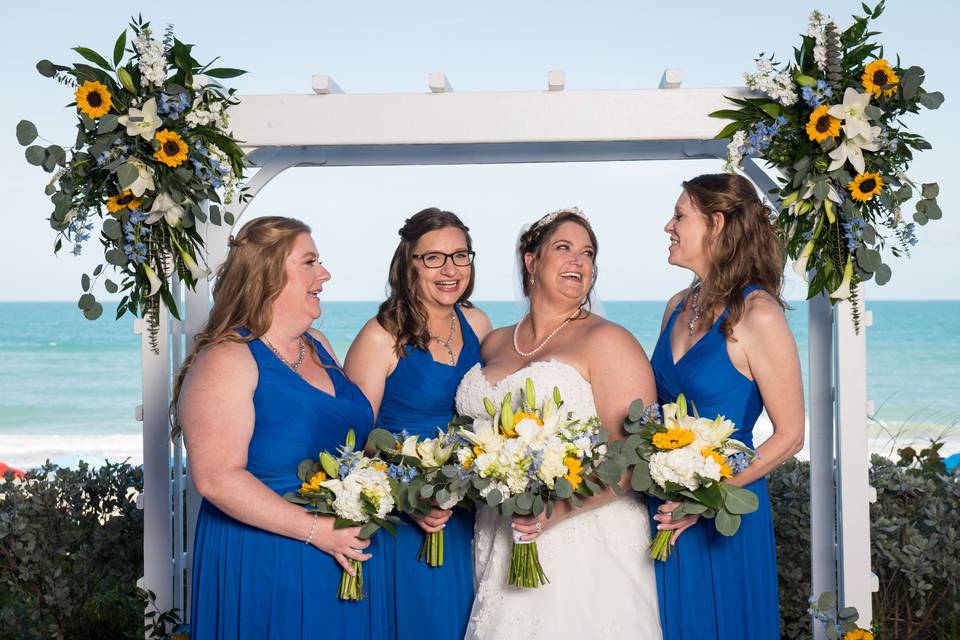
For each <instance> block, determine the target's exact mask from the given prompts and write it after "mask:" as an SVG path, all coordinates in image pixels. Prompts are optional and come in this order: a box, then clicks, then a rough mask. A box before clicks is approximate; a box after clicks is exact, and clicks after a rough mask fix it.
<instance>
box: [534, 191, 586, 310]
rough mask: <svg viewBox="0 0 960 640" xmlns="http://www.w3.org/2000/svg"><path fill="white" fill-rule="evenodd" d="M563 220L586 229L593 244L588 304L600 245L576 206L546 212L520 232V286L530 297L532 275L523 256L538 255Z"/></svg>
mask: <svg viewBox="0 0 960 640" xmlns="http://www.w3.org/2000/svg"><path fill="white" fill-rule="evenodd" d="M564 222H574V223H576V224H578V225H580V226H581V227H583V228H584V229H586V231H587V235H589V236H590V243H591V244H592V245H593V252H594V253H593V282H591V283H590V290H589V291H587V296H586V301H585V302H586V304H587V306H588V307H589V306H590V301H591V300H590V297H591V296H592V295H593V287H594V285H595V284H596V283H597V256H598V255H599V254H600V245H599V244H598V243H597V234H595V233H594V232H593V227H591V226H590V221H589V220H587V217H586V216H585V215H583V212H582V211H580V209H578V208H577V207H571V208H569V209H560V210H559V211H554V212H553V213H548V214H547V215H545V216H543V217H542V218H540V219H539V220H537V221H536V222H534V223H533V224H532V225H530V228H529V229H527V230H526V231H524V232H523V233H522V234H520V240H519V241H517V255H518V257H519V259H520V287H521V288H522V289H523V295H524V296H526V297H528V298H529V297H530V284H531V280H532V277H531V275H530V273H529V272H528V271H527V268H526V266H525V265H526V262H524V259H523V257H524V256H525V255H526V254H528V253H532V254H534V255H536V256H537V257H540V250H541V249H542V248H543V247H544V245H546V244H547V243H548V241H549V240H550V238H551V237H552V236H553V233H554V232H555V231H556V230H557V228H559V227H560V225H562V224H563V223H564Z"/></svg>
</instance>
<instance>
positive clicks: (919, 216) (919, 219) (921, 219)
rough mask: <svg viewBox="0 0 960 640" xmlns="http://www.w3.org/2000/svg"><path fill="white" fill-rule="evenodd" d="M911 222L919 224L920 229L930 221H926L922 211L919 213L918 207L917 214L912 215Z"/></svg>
mask: <svg viewBox="0 0 960 640" xmlns="http://www.w3.org/2000/svg"><path fill="white" fill-rule="evenodd" d="M913 221H914V222H916V223H917V224H919V225H920V226H921V227H922V226H923V225H925V224H927V223H928V222H930V221H929V220H928V219H927V216H926V215H924V213H923V212H922V211H920V209H919V207H918V208H917V212H916V213H915V214H913Z"/></svg>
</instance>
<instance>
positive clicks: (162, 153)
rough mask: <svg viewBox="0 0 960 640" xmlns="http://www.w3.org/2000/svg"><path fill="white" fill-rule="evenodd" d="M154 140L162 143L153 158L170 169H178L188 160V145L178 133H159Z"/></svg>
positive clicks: (165, 130) (166, 130)
mask: <svg viewBox="0 0 960 640" xmlns="http://www.w3.org/2000/svg"><path fill="white" fill-rule="evenodd" d="M154 140H156V141H157V142H159V143H160V148H159V149H157V150H156V151H155V152H154V153H153V157H154V158H155V159H157V160H159V161H160V162H162V163H163V164H165V165H167V166H168V167H178V166H180V165H181V164H182V163H183V161H184V160H186V159H187V143H186V142H184V141H183V138H181V137H180V134H178V133H177V132H176V131H170V130H169V129H163V130H161V131H158V132H157V135H156V137H154Z"/></svg>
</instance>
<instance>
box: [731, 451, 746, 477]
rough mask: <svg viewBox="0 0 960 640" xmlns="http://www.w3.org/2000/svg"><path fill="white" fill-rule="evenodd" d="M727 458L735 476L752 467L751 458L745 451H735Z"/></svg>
mask: <svg viewBox="0 0 960 640" xmlns="http://www.w3.org/2000/svg"><path fill="white" fill-rule="evenodd" d="M726 457H727V465H729V466H730V471H731V472H733V475H737V474H738V473H740V472H741V471H743V470H744V469H746V468H747V467H749V466H750V457H749V456H747V454H745V453H744V452H743V451H734V452H733V453H730V454H728V455H727V456H726Z"/></svg>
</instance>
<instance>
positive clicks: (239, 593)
mask: <svg viewBox="0 0 960 640" xmlns="http://www.w3.org/2000/svg"><path fill="white" fill-rule="evenodd" d="M243 333H244V334H245V335H248V333H247V332H243ZM311 340H312V343H313V347H314V348H315V349H316V351H317V354H318V355H319V358H320V361H321V362H322V363H323V364H324V365H325V366H328V367H330V368H328V369H327V371H328V373H329V374H330V378H331V380H332V381H333V386H334V389H335V393H334V394H333V395H331V394H329V393H326V392H324V391H321V390H320V389H318V388H316V387H314V386H313V385H311V384H310V383H309V382H307V381H306V380H304V379H303V378H301V377H300V376H299V375H297V374H296V373H295V372H293V371H292V370H290V368H289V367H287V365H285V364H284V363H283V362H281V361H280V360H279V359H278V358H277V357H276V356H275V355H274V354H273V352H272V351H270V349H269V348H267V346H266V345H265V344H264V343H263V342H261V341H260V340H253V341H252V342H250V343H249V345H248V346H249V348H250V352H251V353H252V354H253V357H254V359H255V360H256V362H257V369H258V371H259V379H258V381H257V388H256V391H255V392H254V395H253V406H254V410H255V414H256V418H255V422H254V428H253V436H252V437H251V438H250V445H249V448H248V450H247V466H246V469H247V471H249V472H250V473H252V474H253V475H254V476H256V478H257V479H258V480H260V481H261V482H263V483H264V484H265V485H267V486H268V487H270V489H272V490H273V491H275V492H277V494H279V495H281V496H282V495H283V494H285V493H287V492H289V491H295V490H297V489H298V488H299V487H300V481H299V480H298V479H297V465H298V464H300V462H301V461H302V460H304V459H307V458H316V457H317V456H318V454H319V453H320V451H323V450H326V451H331V452H332V451H335V450H336V448H337V447H338V446H340V445H342V444H343V442H344V438H345V436H346V434H347V430H348V429H353V430H354V431H355V432H356V436H357V441H358V442H361V443H362V442H364V441H365V440H366V438H367V435H368V434H369V432H370V430H371V428H372V426H373V411H372V409H371V408H370V403H369V402H368V401H367V399H366V397H365V396H364V395H363V393H362V392H361V391H360V389H359V388H358V387H357V386H356V385H354V384H353V383H352V382H350V381H349V380H348V379H347V378H346V376H345V375H344V374H343V372H342V371H341V370H340V368H339V367H338V366H337V365H336V362H335V361H334V359H333V358H332V357H331V356H330V354H328V353H327V351H326V350H325V349H324V348H323V345H322V344H320V342H318V341H317V340H313V339H312V338H311ZM225 375H229V372H225ZM384 537H390V534H389V533H387V532H385V531H381V532H379V533H378V534H377V535H376V536H374V538H373V541H372V543H371V545H370V547H368V548H367V551H368V552H369V553H371V554H373V557H372V558H371V559H370V560H368V561H366V562H364V563H363V579H364V590H365V591H366V592H367V594H368V597H367V598H366V599H364V600H361V601H358V602H347V601H343V600H339V599H338V598H337V589H338V587H339V585H340V576H341V572H342V569H341V567H340V565H339V564H337V562H336V561H335V560H334V559H333V557H332V556H330V555H328V554H326V553H324V552H323V551H320V550H319V549H317V548H316V547H314V546H313V545H308V544H304V542H303V540H295V539H293V538H287V537H285V536H280V535H277V534H274V533H269V532H267V531H264V530H263V529H258V528H256V527H252V526H249V525H247V524H244V523H242V522H239V521H237V520H234V519H233V518H231V517H230V516H228V515H227V514H225V513H223V512H222V511H220V509H218V508H217V507H216V506H215V505H214V504H213V503H211V502H209V501H207V500H203V502H202V503H201V505H200V515H199V518H198V520H197V529H196V538H195V543H194V553H193V581H192V591H191V620H190V635H191V637H192V638H194V639H195V640H211V639H214V638H217V639H223V640H226V639H235V638H248V639H250V640H266V639H269V640H287V639H290V640H299V639H303V638H358V639H359V638H363V639H370V640H378V639H379V638H383V637H384V635H385V628H386V611H385V610H384V609H383V605H382V600H377V599H376V598H371V597H370V593H371V592H373V593H376V592H378V591H382V590H384V589H385V587H386V585H385V584H384V574H383V559H382V555H383V554H382V552H381V550H380V547H381V545H382V539H383V538H384Z"/></svg>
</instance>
